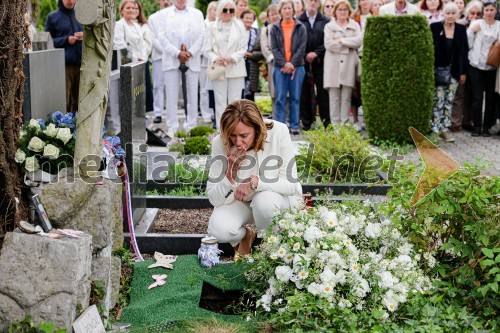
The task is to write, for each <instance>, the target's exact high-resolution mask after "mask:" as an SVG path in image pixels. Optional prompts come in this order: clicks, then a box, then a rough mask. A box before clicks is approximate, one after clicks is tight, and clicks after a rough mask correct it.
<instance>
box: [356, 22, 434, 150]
mask: <svg viewBox="0 0 500 333" xmlns="http://www.w3.org/2000/svg"><path fill="white" fill-rule="evenodd" d="M362 59H363V60H362V80H361V83H362V91H363V111H364V115H365V121H366V126H367V129H368V134H369V136H370V138H374V139H375V138H377V139H379V140H391V141H394V142H398V143H404V142H411V136H410V134H409V132H408V128H409V127H410V126H412V127H415V128H416V129H417V130H419V131H420V132H421V133H427V132H428V131H429V128H430V119H431V113H432V105H433V92H434V47H433V41H432V35H431V31H430V29H429V27H428V25H427V22H426V20H425V18H424V17H423V16H420V15H411V16H407V15H405V16H381V17H370V18H369V19H368V23H367V27H366V31H365V35H364V41H363V58H362Z"/></svg>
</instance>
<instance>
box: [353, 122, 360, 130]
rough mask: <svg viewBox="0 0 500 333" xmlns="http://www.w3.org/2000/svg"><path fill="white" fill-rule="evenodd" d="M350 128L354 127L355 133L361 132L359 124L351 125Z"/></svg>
mask: <svg viewBox="0 0 500 333" xmlns="http://www.w3.org/2000/svg"><path fill="white" fill-rule="evenodd" d="M352 127H354V129H355V130H356V131H358V132H361V125H360V124H359V122H357V123H354V124H352Z"/></svg>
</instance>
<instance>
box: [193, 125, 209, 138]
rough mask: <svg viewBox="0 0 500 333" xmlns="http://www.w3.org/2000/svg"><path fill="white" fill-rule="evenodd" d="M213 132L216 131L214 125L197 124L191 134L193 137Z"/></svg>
mask: <svg viewBox="0 0 500 333" xmlns="http://www.w3.org/2000/svg"><path fill="white" fill-rule="evenodd" d="M212 133H215V130H214V129H213V128H212V127H208V126H196V127H195V128H193V129H192V130H190V131H189V135H190V136H191V137H195V136H207V135H210V134H212Z"/></svg>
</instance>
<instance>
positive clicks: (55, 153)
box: [43, 144, 59, 160]
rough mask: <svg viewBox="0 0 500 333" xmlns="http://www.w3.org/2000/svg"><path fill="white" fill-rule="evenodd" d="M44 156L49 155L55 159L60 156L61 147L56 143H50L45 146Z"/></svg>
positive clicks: (51, 158)
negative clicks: (55, 144)
mask: <svg viewBox="0 0 500 333" xmlns="http://www.w3.org/2000/svg"><path fill="white" fill-rule="evenodd" d="M43 157H47V158H48V159H50V160H55V159H56V158H58V157H59V148H57V147H56V146H54V145H51V144H48V145H46V146H45V147H43Z"/></svg>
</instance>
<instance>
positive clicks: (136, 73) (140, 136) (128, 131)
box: [120, 62, 147, 223]
mask: <svg viewBox="0 0 500 333" xmlns="http://www.w3.org/2000/svg"><path fill="white" fill-rule="evenodd" d="M145 66H146V63H145V62H133V63H130V64H126V65H123V66H122V67H121V68H120V122H121V130H120V139H121V142H122V147H125V153H126V164H127V171H128V175H129V179H130V185H131V192H132V194H133V193H139V192H142V193H143V192H145V191H146V167H147V154H146V152H147V146H146V144H145V143H146V71H145ZM132 204H133V206H132V209H133V215H134V222H137V221H139V219H140V218H141V216H142V214H144V212H145V211H146V200H145V199H142V200H136V199H134V200H133V201H132ZM126 222H127V221H126V219H124V223H126Z"/></svg>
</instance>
